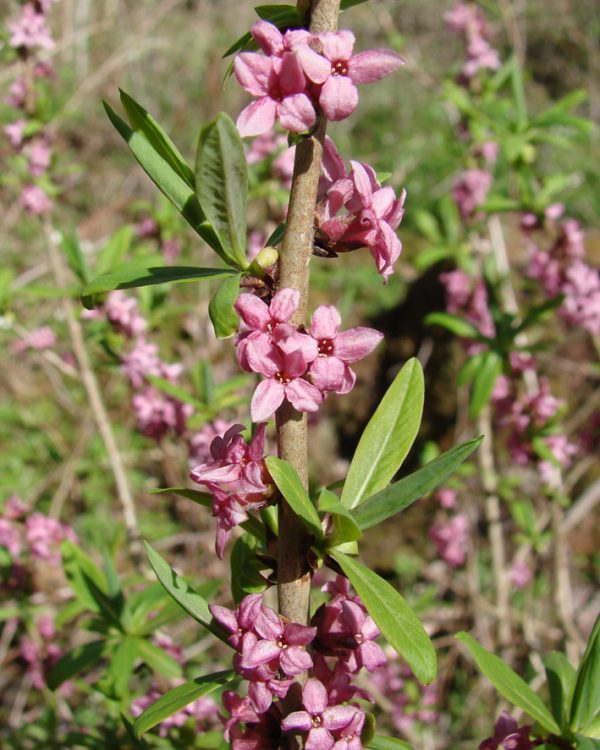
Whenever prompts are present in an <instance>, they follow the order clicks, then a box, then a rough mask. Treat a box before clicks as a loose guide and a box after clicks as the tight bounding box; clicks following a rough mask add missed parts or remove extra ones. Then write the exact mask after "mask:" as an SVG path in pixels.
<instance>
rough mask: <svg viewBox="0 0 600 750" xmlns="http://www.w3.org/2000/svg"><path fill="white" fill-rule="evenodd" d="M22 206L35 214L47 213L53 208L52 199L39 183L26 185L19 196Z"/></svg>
mask: <svg viewBox="0 0 600 750" xmlns="http://www.w3.org/2000/svg"><path fill="white" fill-rule="evenodd" d="M19 203H20V204H21V206H22V207H23V208H24V209H25V211H27V213H30V214H32V215H34V216H37V215H39V214H45V213H47V212H48V211H50V209H51V208H52V201H51V200H50V198H49V197H48V196H47V195H46V193H45V192H44V191H43V190H42V188H40V187H38V186H37V185H25V187H24V188H23V190H21V195H20V196H19Z"/></svg>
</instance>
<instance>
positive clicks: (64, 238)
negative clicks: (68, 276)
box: [60, 233, 89, 284]
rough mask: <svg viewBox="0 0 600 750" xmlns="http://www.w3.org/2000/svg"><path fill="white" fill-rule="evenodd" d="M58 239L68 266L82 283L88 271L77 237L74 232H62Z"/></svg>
mask: <svg viewBox="0 0 600 750" xmlns="http://www.w3.org/2000/svg"><path fill="white" fill-rule="evenodd" d="M60 239H61V247H62V249H63V252H64V254H65V255H66V256H67V263H68V264H69V268H70V269H71V271H73V273H74V274H75V275H76V276H77V278H78V279H79V281H81V283H82V284H85V283H87V281H88V279H89V271H88V267H87V263H86V261H85V256H84V254H83V252H82V250H81V245H80V244H79V237H78V236H77V235H76V234H75V233H72V234H63V235H61V238H60Z"/></svg>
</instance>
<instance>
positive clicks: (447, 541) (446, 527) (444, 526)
mask: <svg viewBox="0 0 600 750" xmlns="http://www.w3.org/2000/svg"><path fill="white" fill-rule="evenodd" d="M429 536H430V537H431V539H432V541H433V542H434V543H435V546H436V550H437V554H438V555H439V556H440V557H441V558H442V560H443V561H444V562H445V563H446V564H447V565H449V566H450V567H451V568H459V567H460V566H461V565H464V563H465V559H466V557H467V546H468V542H469V519H468V518H467V516H466V515H465V514H464V513H457V514H456V515H454V516H451V517H450V518H449V520H447V521H445V522H439V523H435V524H434V525H433V526H432V527H431V529H430V531H429Z"/></svg>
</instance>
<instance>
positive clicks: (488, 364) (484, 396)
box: [469, 352, 502, 419]
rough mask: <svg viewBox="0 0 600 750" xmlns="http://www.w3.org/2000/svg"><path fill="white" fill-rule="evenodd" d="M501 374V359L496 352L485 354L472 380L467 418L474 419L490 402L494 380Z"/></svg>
mask: <svg viewBox="0 0 600 750" xmlns="http://www.w3.org/2000/svg"><path fill="white" fill-rule="evenodd" d="M501 372H502V359H501V358H500V355H499V354H497V353H496V352H486V353H485V355H484V357H483V359H482V361H481V366H480V368H479V370H478V371H477V373H476V374H475V377H474V379H473V388H472V390H471V400H470V402H469V416H470V417H471V419H475V418H476V417H477V416H478V415H479V412H480V411H481V410H482V409H483V407H484V406H485V405H486V404H487V402H488V401H489V400H490V396H491V395H492V391H493V390H494V386H495V385H496V380H497V379H498V376H499V375H500V373H501Z"/></svg>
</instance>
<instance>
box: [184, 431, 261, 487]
mask: <svg viewBox="0 0 600 750" xmlns="http://www.w3.org/2000/svg"><path fill="white" fill-rule="evenodd" d="M243 430H244V425H241V424H236V425H233V426H232V427H230V428H229V430H227V432H226V433H225V434H224V435H223V436H222V437H221V436H217V437H215V439H214V440H213V441H212V443H211V446H210V452H211V456H212V461H207V462H206V463H203V464H200V466H196V468H194V469H193V470H192V471H191V472H190V478H191V479H193V481H194V482H197V483H198V484H203V485H205V486H206V487H208V488H209V489H211V490H213V489H215V488H217V489H220V490H222V491H224V492H230V493H236V494H240V493H242V494H245V493H264V492H265V491H266V490H267V486H266V485H265V483H264V481H263V477H264V476H265V475H266V467H265V462H264V458H263V453H264V449H265V431H266V425H265V424H261V425H259V426H258V428H257V430H256V434H255V435H254V437H253V438H252V440H251V441H250V443H249V444H246V441H245V440H244V438H243V437H242V436H241V434H240V433H241V432H243Z"/></svg>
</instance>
